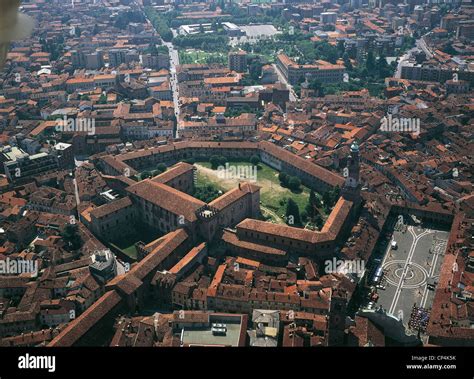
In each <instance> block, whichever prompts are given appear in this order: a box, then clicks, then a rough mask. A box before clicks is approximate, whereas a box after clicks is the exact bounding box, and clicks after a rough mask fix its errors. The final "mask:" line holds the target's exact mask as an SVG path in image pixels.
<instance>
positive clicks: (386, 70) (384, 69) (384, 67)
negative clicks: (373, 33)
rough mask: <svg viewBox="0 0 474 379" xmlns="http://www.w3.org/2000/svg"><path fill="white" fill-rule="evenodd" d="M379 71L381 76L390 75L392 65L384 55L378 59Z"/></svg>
mask: <svg viewBox="0 0 474 379" xmlns="http://www.w3.org/2000/svg"><path fill="white" fill-rule="evenodd" d="M377 71H378V74H379V77H380V78H386V77H387V76H389V75H390V66H389V65H388V63H387V60H386V59H385V57H384V56H383V55H381V56H379V58H378V59H377Z"/></svg>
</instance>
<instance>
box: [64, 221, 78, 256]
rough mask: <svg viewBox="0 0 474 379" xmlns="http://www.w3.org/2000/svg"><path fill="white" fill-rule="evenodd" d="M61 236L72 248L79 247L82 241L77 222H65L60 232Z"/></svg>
mask: <svg viewBox="0 0 474 379" xmlns="http://www.w3.org/2000/svg"><path fill="white" fill-rule="evenodd" d="M62 237H63V239H64V241H65V242H66V243H68V244H69V246H70V247H71V249H72V250H77V249H79V248H80V247H81V242H82V241H81V236H80V235H79V228H78V227H77V224H67V225H66V227H65V228H64V231H63V233H62Z"/></svg>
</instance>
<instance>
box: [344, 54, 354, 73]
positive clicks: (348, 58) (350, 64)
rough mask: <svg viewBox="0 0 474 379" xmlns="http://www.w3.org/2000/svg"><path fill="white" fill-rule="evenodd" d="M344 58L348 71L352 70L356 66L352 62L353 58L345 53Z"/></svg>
mask: <svg viewBox="0 0 474 379" xmlns="http://www.w3.org/2000/svg"><path fill="white" fill-rule="evenodd" d="M342 60H343V61H344V66H346V69H347V70H348V71H352V70H353V68H354V67H353V66H352V62H351V59H350V57H349V54H347V53H344V54H343V55H342Z"/></svg>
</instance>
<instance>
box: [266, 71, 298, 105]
mask: <svg viewBox="0 0 474 379" xmlns="http://www.w3.org/2000/svg"><path fill="white" fill-rule="evenodd" d="M272 66H273V69H274V70H275V72H276V73H277V75H278V80H279V81H280V83H283V84H284V85H286V86H287V87H288V89H289V90H290V101H296V100H297V97H296V94H295V91H294V90H293V86H291V85H290V84H289V83H288V82H287V81H286V79H285V77H284V76H283V73H282V72H281V71H280V69H279V68H278V66H277V65H276V64H275V63H273V64H272Z"/></svg>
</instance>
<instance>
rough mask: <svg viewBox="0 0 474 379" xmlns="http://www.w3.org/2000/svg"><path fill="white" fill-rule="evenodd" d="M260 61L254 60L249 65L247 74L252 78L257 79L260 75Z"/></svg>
mask: <svg viewBox="0 0 474 379" xmlns="http://www.w3.org/2000/svg"><path fill="white" fill-rule="evenodd" d="M262 67H263V65H262V63H261V62H259V61H257V60H254V61H253V62H252V63H251V64H250V66H249V74H250V77H251V78H252V79H253V80H254V81H257V80H259V79H260V76H261V75H262Z"/></svg>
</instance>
